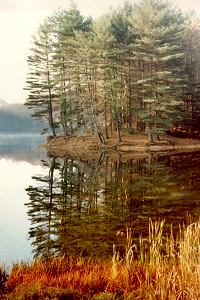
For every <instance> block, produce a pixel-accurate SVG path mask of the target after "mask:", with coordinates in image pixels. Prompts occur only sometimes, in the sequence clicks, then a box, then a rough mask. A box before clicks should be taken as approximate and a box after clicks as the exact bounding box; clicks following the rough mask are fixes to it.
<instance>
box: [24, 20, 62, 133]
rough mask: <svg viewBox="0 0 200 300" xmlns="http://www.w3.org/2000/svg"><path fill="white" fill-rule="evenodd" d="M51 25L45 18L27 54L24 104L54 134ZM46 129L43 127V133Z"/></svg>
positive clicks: (54, 111) (54, 96)
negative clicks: (27, 70)
mask: <svg viewBox="0 0 200 300" xmlns="http://www.w3.org/2000/svg"><path fill="white" fill-rule="evenodd" d="M52 30H53V29H52V25H51V22H50V21H49V20H48V19H47V20H45V21H44V23H43V24H42V25H41V26H40V28H39V30H38V32H37V34H36V35H35V36H34V38H33V47H32V49H31V55H29V56H28V65H29V73H28V75H27V81H26V90H28V92H29V95H28V98H27V100H26V103H25V104H26V105H27V106H28V107H29V108H31V109H33V113H32V116H33V117H34V118H37V119H41V120H43V121H45V122H47V123H48V124H49V127H50V129H51V132H52V135H53V136H55V135H56V127H57V124H56V121H55V113H56V109H55V106H54V105H55V103H54V101H55V98H56V95H55V93H54V80H53V74H52V53H53V49H52ZM47 130H48V128H47V129H45V130H44V133H45V132H46V131H47Z"/></svg>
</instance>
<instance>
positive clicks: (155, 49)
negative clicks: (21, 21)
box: [26, 0, 200, 143]
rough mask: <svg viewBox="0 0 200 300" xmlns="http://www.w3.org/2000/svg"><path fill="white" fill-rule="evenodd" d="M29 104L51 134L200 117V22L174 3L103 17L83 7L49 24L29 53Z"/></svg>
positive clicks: (161, 125)
mask: <svg viewBox="0 0 200 300" xmlns="http://www.w3.org/2000/svg"><path fill="white" fill-rule="evenodd" d="M28 64H29V73H28V75H27V84H26V89H27V90H28V93H29V94H28V98H27V101H26V104H27V105H28V106H29V107H30V108H32V109H33V114H32V116H33V117H34V118H38V119H42V120H43V121H45V122H46V123H47V124H48V126H47V128H46V129H44V131H43V132H46V131H48V130H49V129H50V130H51V134H52V135H53V136H56V135H57V134H58V135H60V134H62V135H65V136H70V135H78V134H84V133H86V132H87V133H88V132H89V133H92V134H93V133H96V134H98V136H99V138H100V140H101V142H102V143H106V140H107V139H108V138H109V136H110V135H111V134H112V132H114V131H117V132H118V137H119V141H120V140H121V132H122V131H127V132H129V133H146V134H148V136H149V141H150V142H151V141H153V139H154V137H155V136H156V137H157V138H159V136H160V135H162V134H163V133H165V132H166V130H168V129H170V128H172V127H173V126H178V125H177V124H185V126H191V125H195V124H197V123H198V121H199V120H200V104H199V103H200V102H199V101H200V94H199V89H200V25H199V19H198V17H197V16H195V14H194V13H187V14H186V13H183V12H182V11H180V10H178V9H177V8H176V7H173V5H171V4H169V2H168V1H167V0H141V1H140V2H139V3H138V4H132V3H131V2H125V3H124V6H123V7H120V8H118V9H115V10H112V11H110V12H109V13H108V14H106V15H103V16H101V17H100V18H99V19H97V20H93V19H92V18H90V17H88V18H85V17H84V16H82V15H81V14H80V11H79V10H78V9H77V7H76V6H75V5H72V6H71V7H70V8H69V9H68V10H67V11H59V12H56V13H55V14H54V15H52V16H50V17H48V18H47V19H46V20H44V22H43V24H41V25H40V27H39V30H38V32H37V33H36V34H35V36H34V38H33V47H32V49H31V54H30V55H29V56H28Z"/></svg>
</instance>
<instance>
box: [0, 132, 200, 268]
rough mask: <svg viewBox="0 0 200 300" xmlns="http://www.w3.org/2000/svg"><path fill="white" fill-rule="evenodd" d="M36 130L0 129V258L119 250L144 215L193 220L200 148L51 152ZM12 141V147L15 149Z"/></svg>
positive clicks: (144, 225) (198, 208)
mask: <svg viewBox="0 0 200 300" xmlns="http://www.w3.org/2000/svg"><path fill="white" fill-rule="evenodd" d="M42 142H43V140H42V137H40V136H39V135H38V136H37V135H30V136H28V135H17V136H11V135H8V136H5V135H1V136H0V167H1V180H0V182H1V184H0V200H1V212H0V213H1V216H0V217H1V218H0V220H1V221H0V237H1V245H0V261H3V262H5V263H6V264H10V263H11V262H13V261H19V260H22V259H23V260H30V259H31V258H33V257H35V258H37V257H43V258H44V257H45V258H46V257H49V256H51V255H55V254H62V255H68V254H70V255H80V254H81V255H83V256H92V257H93V256H101V257H102V256H105V257H108V256H109V255H112V248H113V244H115V245H116V246H117V247H118V249H119V251H123V247H124V240H125V236H126V228H131V229H132V235H133V240H134V242H135V243H136V244H137V242H138V237H139V235H140V234H142V235H143V236H147V235H148V226H149V220H150V219H151V220H159V219H165V232H169V231H170V228H171V224H172V225H173V228H174V230H175V231H176V230H178V228H179V224H183V223H187V222H189V221H191V220H198V219H199V214H200V184H199V183H200V182H199V181H200V153H199V152H195V153H181V154H171V155H167V154H165V153H162V154H159V155H158V154H147V155H143V156H142V155H139V156H138V155H134V154H133V155H132V156H131V157H130V155H129V158H125V157H123V156H121V155H115V156H107V155H106V154H105V153H104V154H103V153H101V154H99V159H92V158H91V159H88V160H83V159H82V160H79V159H78V158H72V157H71V158H70V157H66V158H56V157H48V156H47V154H46V153H45V151H44V150H42V149H41V148H40V147H39V144H40V143H42ZM14 149H16V151H14Z"/></svg>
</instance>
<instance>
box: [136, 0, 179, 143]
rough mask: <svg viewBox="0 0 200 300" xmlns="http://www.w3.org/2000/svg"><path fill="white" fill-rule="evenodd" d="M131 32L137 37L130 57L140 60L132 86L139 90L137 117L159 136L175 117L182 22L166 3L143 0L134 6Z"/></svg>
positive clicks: (151, 137)
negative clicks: (139, 98) (140, 99)
mask: <svg viewBox="0 0 200 300" xmlns="http://www.w3.org/2000/svg"><path fill="white" fill-rule="evenodd" d="M131 23H132V28H131V30H132V31H133V32H134V34H135V35H136V40H135V42H134V43H133V45H132V50H133V55H134V56H135V58H136V59H137V60H138V61H139V78H136V79H135V83H134V84H135V86H136V87H137V88H139V89H140V91H141V98H142V107H141V109H140V110H139V111H138V117H139V119H140V120H142V121H143V122H144V123H145V124H146V127H147V129H148V132H149V141H150V142H151V141H153V134H157V135H159V134H161V133H163V132H164V131H165V130H166V129H168V128H170V127H171V126H172V124H173V122H174V121H176V120H177V118H178V107H179V105H180V103H181V101H182V100H181V97H182V89H183V80H182V70H183V50H182V49H181V46H180V45H181V35H182V33H183V24H184V20H183V18H182V17H181V14H179V13H178V12H177V11H176V10H174V9H173V8H172V7H171V6H170V5H169V3H168V2H167V1H164V0H142V1H141V2H140V3H139V4H138V5H135V8H134V12H133V15H132V18H131Z"/></svg>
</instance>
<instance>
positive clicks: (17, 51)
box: [0, 0, 200, 103]
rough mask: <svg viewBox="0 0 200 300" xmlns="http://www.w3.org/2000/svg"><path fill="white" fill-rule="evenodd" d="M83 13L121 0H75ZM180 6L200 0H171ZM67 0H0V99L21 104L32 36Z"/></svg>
mask: <svg viewBox="0 0 200 300" xmlns="http://www.w3.org/2000/svg"><path fill="white" fill-rule="evenodd" d="M75 2H76V4H77V6H78V8H79V10H80V11H81V13H82V14H83V15H84V16H88V15H90V16H92V17H94V18H96V17H98V16H100V15H101V14H103V13H105V12H107V11H109V9H110V8H111V7H118V6H120V5H122V4H123V3H124V0H76V1H75ZM174 2H175V3H176V4H177V5H178V6H179V7H181V8H183V9H193V10H196V11H197V12H199V11H200V0H174ZM70 3H71V1H70V0H0V99H2V100H5V101H6V102H8V103H24V102H25V100H26V97H27V95H26V92H25V91H24V90H23V88H24V87H25V81H26V74H27V63H26V58H27V55H28V53H29V49H30V48H31V37H32V35H33V34H34V33H35V32H36V31H37V28H38V26H39V24H40V23H41V22H42V21H43V20H44V18H45V17H46V16H49V15H51V14H52V13H54V12H55V11H56V10H58V9H67V8H68V7H69V5H70Z"/></svg>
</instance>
